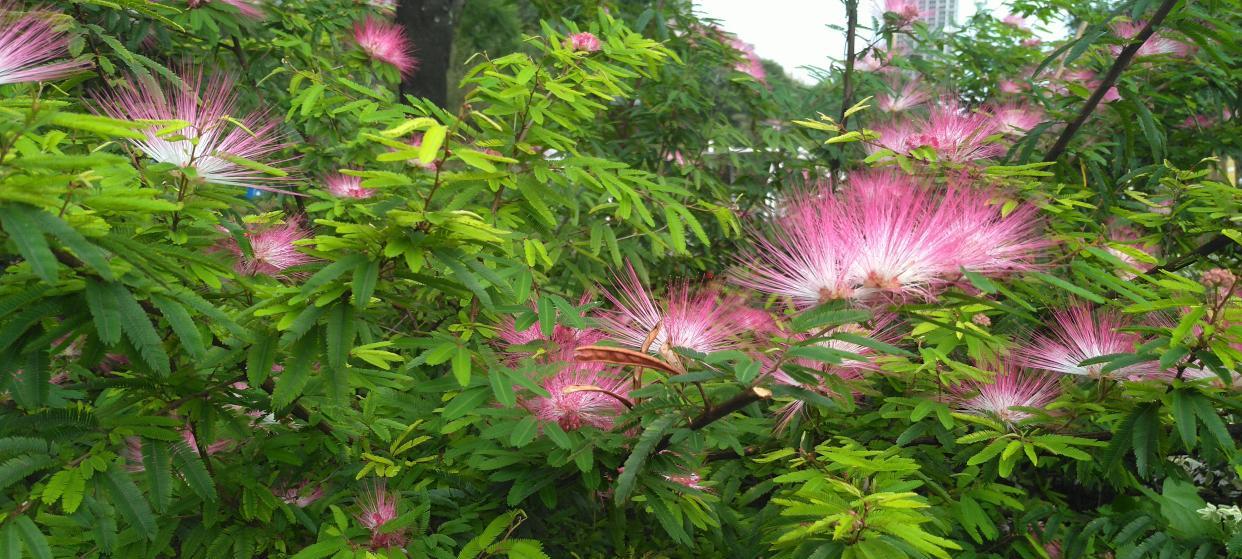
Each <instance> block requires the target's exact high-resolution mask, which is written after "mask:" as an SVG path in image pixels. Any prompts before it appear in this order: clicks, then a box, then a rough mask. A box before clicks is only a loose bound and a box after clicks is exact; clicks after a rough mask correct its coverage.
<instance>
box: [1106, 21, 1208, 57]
mask: <svg viewBox="0 0 1242 559" xmlns="http://www.w3.org/2000/svg"><path fill="white" fill-rule="evenodd" d="M1146 26H1147V23H1146V22H1142V21H1124V22H1119V23H1114V24H1113V25H1112V29H1113V34H1114V35H1116V36H1117V37H1119V38H1121V39H1127V41H1126V42H1127V43H1128V42H1129V40H1130V39H1133V38H1134V37H1136V36H1138V34H1139V33H1140V32H1142V31H1143V28H1144V27H1146ZM1108 48H1109V50H1110V51H1111V52H1112V53H1113V56H1119V55H1120V54H1121V51H1122V50H1124V49H1125V46H1124V45H1112V46H1110V47H1108ZM1194 51H1195V48H1194V47H1193V46H1191V45H1188V44H1186V43H1183V42H1181V41H1178V40H1176V39H1170V38H1169V37H1168V36H1167V35H1164V34H1163V33H1159V32H1157V33H1152V35H1151V36H1150V37H1148V38H1147V41H1146V42H1144V43H1143V46H1141V47H1139V49H1138V51H1137V52H1135V53H1134V56H1135V57H1136V58H1138V57H1145V56H1161V55H1166V56H1171V57H1174V58H1186V57H1189V56H1190V55H1192V54H1194Z"/></svg>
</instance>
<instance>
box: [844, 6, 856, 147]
mask: <svg viewBox="0 0 1242 559" xmlns="http://www.w3.org/2000/svg"><path fill="white" fill-rule="evenodd" d="M845 11H846V17H847V18H848V20H847V23H846V28H845V76H844V77H842V78H841V119H840V121H841V130H842V131H844V130H845V123H846V120H847V119H848V118H849V117H848V116H845V111H848V110H849V108H850V106H851V105H853V103H852V101H853V97H854V81H853V76H854V59H855V58H857V54H856V53H855V52H854V39H855V37H856V36H857V35H858V0H845Z"/></svg>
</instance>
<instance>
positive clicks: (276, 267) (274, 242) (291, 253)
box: [223, 218, 315, 277]
mask: <svg viewBox="0 0 1242 559" xmlns="http://www.w3.org/2000/svg"><path fill="white" fill-rule="evenodd" d="M245 236H246V240H247V242H249V243H250V254H249V255H248V256H247V255H246V254H245V253H244V252H243V251H242V248H241V246H240V245H239V244H238V243H237V240H236V239H233V238H232V237H228V238H227V239H225V240H224V241H223V245H224V249H225V250H228V251H229V252H231V253H233V256H234V257H235V258H236V259H237V261H236V263H235V264H234V266H233V269H234V270H236V271H237V273H239V274H243V275H247V276H256V275H264V276H271V277H284V276H285V270H287V269H289V268H292V267H294V266H300V265H302V264H306V263H309V262H312V261H314V260H315V259H314V258H313V257H311V256H310V255H308V254H305V253H303V252H301V251H299V250H298V247H297V246H295V245H294V244H293V243H294V242H295V241H300V240H302V239H305V238H308V237H309V236H310V233H309V232H308V231H306V230H305V229H303V228H302V223H301V220H299V219H296V218H293V219H289V220H288V221H286V222H284V223H281V224H278V225H249V226H247V227H246V233H245Z"/></svg>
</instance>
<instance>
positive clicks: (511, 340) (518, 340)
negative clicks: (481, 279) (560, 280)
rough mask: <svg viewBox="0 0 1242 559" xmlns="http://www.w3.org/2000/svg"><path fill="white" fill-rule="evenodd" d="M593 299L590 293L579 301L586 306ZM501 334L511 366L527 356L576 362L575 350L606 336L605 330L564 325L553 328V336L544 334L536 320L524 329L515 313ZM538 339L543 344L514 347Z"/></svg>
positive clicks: (501, 324)
mask: <svg viewBox="0 0 1242 559" xmlns="http://www.w3.org/2000/svg"><path fill="white" fill-rule="evenodd" d="M590 301H591V299H590V297H589V296H588V295H585V294H584V295H583V296H582V298H581V299H580V300H579V301H578V306H583V305H585V304H587V303H589V302H590ZM496 334H497V336H498V337H499V338H500V340H501V341H502V342H504V344H505V345H507V346H510V347H509V348H506V353H507V355H508V361H509V363H510V364H511V365H513V364H516V363H517V362H518V361H519V360H521V358H523V357H534V358H535V360H536V361H537V362H539V363H570V362H573V361H574V350H575V349H577V348H578V347H579V346H586V345H592V344H594V343H596V342H598V341H600V340H602V339H604V333H603V332H601V331H599V330H596V329H594V328H572V327H569V326H565V325H562V324H557V325H555V326H553V327H552V333H551V335H548V336H544V335H543V331H542V330H541V329H540V328H539V323H538V322H536V323H534V324H531V325H530V326H527V327H526V328H525V329H524V330H518V329H517V323H516V321H515V320H514V318H513V317H512V316H508V317H506V318H505V320H504V321H502V322H501V323H500V328H499V329H498V331H497V333H496ZM534 342H541V347H537V348H526V349H514V348H513V346H524V345H527V344H532V343H534Z"/></svg>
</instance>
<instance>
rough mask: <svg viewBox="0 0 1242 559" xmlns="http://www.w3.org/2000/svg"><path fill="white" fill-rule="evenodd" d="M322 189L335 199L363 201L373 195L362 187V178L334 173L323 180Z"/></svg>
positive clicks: (372, 192)
mask: <svg viewBox="0 0 1242 559" xmlns="http://www.w3.org/2000/svg"><path fill="white" fill-rule="evenodd" d="M323 185H324V189H326V190H327V191H328V192H329V193H330V194H332V195H333V196H336V197H337V198H353V199H356V200H364V199H367V198H370V197H372V196H374V195H375V191H374V190H371V189H369V188H363V187H362V177H355V176H353V175H345V174H341V173H335V174H332V175H329V176H327V177H326V178H324V180H323Z"/></svg>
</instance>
